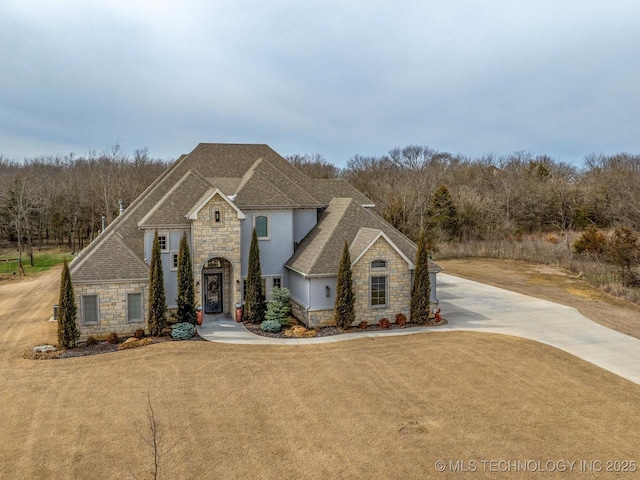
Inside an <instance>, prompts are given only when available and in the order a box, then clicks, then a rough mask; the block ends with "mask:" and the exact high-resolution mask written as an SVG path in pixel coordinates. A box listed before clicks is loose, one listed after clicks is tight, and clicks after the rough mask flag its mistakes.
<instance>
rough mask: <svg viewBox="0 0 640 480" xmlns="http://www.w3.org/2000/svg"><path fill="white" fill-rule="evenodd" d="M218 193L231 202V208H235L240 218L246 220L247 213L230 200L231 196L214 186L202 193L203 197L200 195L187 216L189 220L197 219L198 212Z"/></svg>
mask: <svg viewBox="0 0 640 480" xmlns="http://www.w3.org/2000/svg"><path fill="white" fill-rule="evenodd" d="M216 195H218V196H219V197H220V198H222V200H224V201H225V202H227V203H228V204H229V206H231V208H233V209H234V210H235V212H236V214H237V215H238V218H239V219H240V220H244V219H245V218H246V217H245V214H244V213H242V210H240V209H239V208H238V207H236V205H235V204H234V203H233V202H232V201H231V200H229V197H227V196H226V195H225V194H224V193H222V192H221V191H220V190H219V189H217V188H212V189H210V190H208V191H207V192H205V194H204V195H202V197H200V200H198V201H197V202H196V204H195V205H194V206H193V207H192V208H191V210H189V211H188V212H187V214H186V217H187V218H188V219H189V220H197V218H198V212H199V211H200V210H202V209H203V208H204V207H205V206H206V205H207V204H208V203H209V201H210V200H211V199H212V198H213V197H215V196H216Z"/></svg>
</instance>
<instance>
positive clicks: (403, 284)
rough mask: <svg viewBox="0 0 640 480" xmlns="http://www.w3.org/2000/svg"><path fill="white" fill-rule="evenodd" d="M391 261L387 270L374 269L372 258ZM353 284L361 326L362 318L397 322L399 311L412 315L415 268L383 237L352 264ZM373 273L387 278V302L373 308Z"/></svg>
mask: <svg viewBox="0 0 640 480" xmlns="http://www.w3.org/2000/svg"><path fill="white" fill-rule="evenodd" d="M376 259H382V260H386V261H387V268H386V269H385V270H372V269H371V261H372V260H376ZM352 271H353V286H354V293H355V297H356V302H355V310H356V321H355V323H354V325H357V324H358V323H359V322H361V321H367V322H369V323H377V322H378V320H380V319H381V318H387V319H389V321H390V322H395V317H396V314H397V313H404V314H405V315H406V316H407V318H409V309H410V305H411V270H409V265H408V264H407V262H406V261H405V260H404V259H403V258H402V257H401V256H400V255H399V254H398V253H397V252H396V251H395V250H394V249H393V247H392V246H391V245H389V243H388V242H387V241H386V240H385V239H384V238H382V237H380V238H379V239H378V240H377V241H376V243H375V244H373V245H372V246H371V247H370V248H369V250H367V252H366V253H365V254H364V255H363V256H362V257H361V258H360V260H358V262H357V263H356V264H355V265H353V266H352ZM372 276H386V277H387V305H386V306H385V307H372V306H371V300H370V292H371V287H370V279H371V277H372Z"/></svg>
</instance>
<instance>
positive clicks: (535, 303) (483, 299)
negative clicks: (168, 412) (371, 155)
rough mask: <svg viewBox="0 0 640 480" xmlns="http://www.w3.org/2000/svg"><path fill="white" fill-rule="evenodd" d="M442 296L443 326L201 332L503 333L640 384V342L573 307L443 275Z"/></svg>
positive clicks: (218, 337)
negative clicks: (384, 329) (590, 318)
mask: <svg viewBox="0 0 640 480" xmlns="http://www.w3.org/2000/svg"><path fill="white" fill-rule="evenodd" d="M438 297H439V299H440V306H441V308H442V313H443V316H444V317H445V318H446V319H447V320H448V321H449V324H448V325H443V326H441V327H433V328H423V327H419V328H407V329H403V330H391V331H377V332H354V333H347V334H343V335H336V336H330V337H320V338H300V339H284V338H268V337H262V336H259V335H254V334H252V333H250V332H249V331H248V330H247V329H246V328H244V326H243V325H242V324H240V323H236V322H234V321H232V320H231V319H230V318H228V317H221V316H218V317H212V316H206V318H205V321H204V323H203V325H202V326H200V327H198V333H199V334H200V336H201V337H202V338H204V339H206V340H210V341H214V342H221V343H241V344H256V345H257V344H268V345H311V344H318V343H329V342H338V341H346V340H351V339H355V338H365V337H383V336H392V335H410V334H413V333H436V332H443V331H455V330H465V331H476V332H484V333H500V334H505V335H514V336H517V337H523V338H528V339H531V340H535V341H537V342H541V343H546V344H547V345H551V346H554V347H556V348H559V349H561V350H564V351H566V352H568V353H570V354H572V355H575V356H577V357H579V358H581V359H583V360H586V361H588V362H590V363H593V364H594V365H597V366H599V367H602V368H604V369H605V370H608V371H610V372H613V373H615V374H616V375H619V376H621V377H623V378H626V379H628V380H631V381H632V382H635V383H638V384H640V340H637V339H635V338H633V337H630V336H628V335H624V334H622V333H619V332H616V331H614V330H611V329H608V328H606V327H603V326H602V325H600V324H597V323H595V322H592V321H591V320H589V319H588V318H586V317H585V316H583V315H582V314H580V313H579V312H578V311H577V310H576V309H575V308H572V307H567V306H564V305H560V304H557V303H552V302H548V301H545V300H540V299H537V298H533V297H528V296H526V295H521V294H519V293H514V292H510V291H508V290H503V289H500V288H496V287H491V286H489V285H484V284H481V283H477V282H472V281H470V280H465V279H462V278H458V277H453V276H451V275H446V274H442V273H441V274H439V275H438ZM603 314H605V312H603Z"/></svg>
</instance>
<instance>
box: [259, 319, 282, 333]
mask: <svg viewBox="0 0 640 480" xmlns="http://www.w3.org/2000/svg"><path fill="white" fill-rule="evenodd" d="M260 328H261V329H262V331H263V332H271V333H277V332H279V331H280V322H279V321H277V320H265V321H264V322H262V323H261V324H260Z"/></svg>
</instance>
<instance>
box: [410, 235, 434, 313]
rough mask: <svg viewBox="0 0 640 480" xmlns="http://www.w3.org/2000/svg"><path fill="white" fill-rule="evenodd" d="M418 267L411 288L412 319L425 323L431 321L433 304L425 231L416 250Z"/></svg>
mask: <svg viewBox="0 0 640 480" xmlns="http://www.w3.org/2000/svg"><path fill="white" fill-rule="evenodd" d="M415 265H416V269H415V273H414V280H413V287H412V289H411V321H412V322H414V323H417V324H418V325H424V324H426V323H427V322H428V321H429V308H430V306H431V301H430V298H431V280H430V278H429V254H428V252H427V245H426V238H425V233H424V231H422V232H421V233H420V238H419V239H418V250H417V252H416V264H415Z"/></svg>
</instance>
